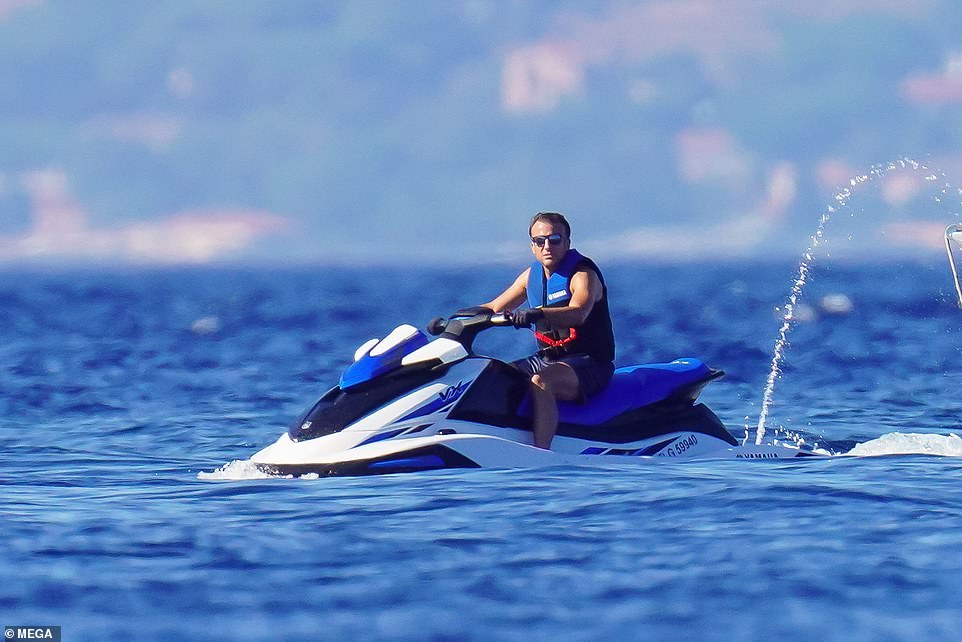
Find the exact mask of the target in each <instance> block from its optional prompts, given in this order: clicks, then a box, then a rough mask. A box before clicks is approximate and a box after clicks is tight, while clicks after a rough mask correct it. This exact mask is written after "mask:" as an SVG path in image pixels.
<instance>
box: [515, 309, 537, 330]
mask: <svg viewBox="0 0 962 642" xmlns="http://www.w3.org/2000/svg"><path fill="white" fill-rule="evenodd" d="M543 318H544V310H542V309H541V308H525V309H524V310H518V311H516V312H514V313H512V314H511V325H513V326H514V327H516V328H530V327H531V326H532V325H534V324H535V322H536V321H539V320H540V319H543Z"/></svg>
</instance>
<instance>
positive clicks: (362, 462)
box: [255, 444, 481, 477]
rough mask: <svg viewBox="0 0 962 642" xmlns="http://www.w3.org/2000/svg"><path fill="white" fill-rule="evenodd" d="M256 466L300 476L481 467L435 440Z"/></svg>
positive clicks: (264, 471) (269, 473)
mask: <svg viewBox="0 0 962 642" xmlns="http://www.w3.org/2000/svg"><path fill="white" fill-rule="evenodd" d="M255 465H256V466H257V469H258V470H259V471H261V472H262V473H266V474H268V475H278V476H285V477H286V476H288V475H292V476H294V477H300V476H302V475H319V476H321V477H358V476H361V475H386V474H390V473H412V472H418V471H422V470H441V469H444V468H480V467H481V466H479V465H478V464H477V463H475V462H474V461H472V460H471V459H468V458H467V457H465V456H464V455H462V454H461V453H458V452H455V451H453V450H451V449H450V448H448V447H446V446H442V445H440V444H434V445H431V446H422V447H420V448H414V449H412V450H408V451H405V452H399V453H392V454H390V455H385V456H383V457H375V458H372V459H356V460H351V461H343V462H334V463H327V464H255Z"/></svg>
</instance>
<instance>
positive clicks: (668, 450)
mask: <svg viewBox="0 0 962 642" xmlns="http://www.w3.org/2000/svg"><path fill="white" fill-rule="evenodd" d="M498 326H501V327H513V325H512V321H511V317H510V314H508V313H498V314H495V313H493V312H492V311H491V310H489V309H487V308H468V309H465V310H461V311H459V312H457V313H456V314H454V315H452V316H451V317H448V318H446V319H444V318H438V319H434V320H433V321H432V322H431V323H430V324H429V325H428V328H427V330H428V332H429V333H430V334H431V335H433V336H435V337H436V338H434V339H431V338H430V337H429V336H428V335H427V334H425V333H424V332H423V331H421V330H419V329H417V328H415V327H414V326H412V325H407V324H405V325H401V326H399V327H397V328H395V329H394V330H393V331H392V332H391V333H389V334H388V335H387V336H385V337H384V338H383V339H372V340H370V341H368V342H366V343H364V344H363V345H361V346H360V347H359V348H358V349H357V351H356V352H355V353H354V361H353V363H351V364H350V366H349V367H347V368H346V369H345V370H344V372H343V373H342V375H341V378H340V381H339V382H338V384H337V385H336V386H334V387H332V388H331V389H330V390H328V391H327V392H326V393H324V395H323V396H321V398H320V399H319V400H318V401H317V403H315V404H314V405H313V406H312V407H311V408H310V409H308V410H307V412H305V413H304V414H303V415H302V416H300V417H298V418H297V420H296V421H295V422H294V423H293V424H292V425H291V427H290V429H289V430H288V431H287V432H286V433H284V434H282V435H281V436H280V438H279V439H277V441H275V442H274V443H273V444H271V445H269V446H267V447H266V448H264V449H263V450H260V451H259V452H257V453H256V454H254V455H253V456H252V457H251V461H252V462H253V463H254V465H255V466H256V467H257V468H258V469H259V470H260V471H262V472H264V473H267V474H270V475H280V476H302V475H318V476H332V475H373V474H384V473H400V472H415V471H425V470H438V469H445V468H527V467H538V466H549V465H558V464H574V465H598V464H609V463H620V464H623V463H626V462H627V463H635V462H643V461H651V460H653V459H655V458H657V459H685V460H690V459H694V458H703V457H713V458H736V459H780V458H785V457H797V456H806V455H810V454H811V453H808V452H804V451H801V450H798V449H795V448H791V447H788V446H777V445H758V446H756V445H754V444H752V445H747V444H746V445H740V444H739V442H738V440H737V439H735V437H733V436H732V435H731V433H729V432H728V430H726V429H725V427H724V425H722V422H721V421H720V420H719V419H718V417H717V416H715V414H714V413H713V412H712V411H711V410H709V409H708V408H707V407H706V406H705V405H704V404H701V403H696V400H697V397H698V395H699V393H700V392H701V390H702V388H704V386H705V385H707V384H708V383H710V382H712V381H714V380H716V379H718V378H719V377H721V376H722V375H723V374H724V373H723V372H722V371H720V370H714V369H712V368H709V367H708V366H706V365H705V364H704V363H702V362H701V361H699V360H698V359H694V358H682V359H675V360H674V361H671V362H670V363H652V364H645V365H636V366H628V367H623V368H618V369H617V370H615V373H614V376H613V377H612V379H611V382H610V384H609V385H608V386H607V388H605V389H604V390H602V391H601V392H600V393H598V394H597V395H594V396H592V397H591V398H590V399H588V400H587V401H586V402H585V403H583V404H582V403H569V402H563V401H562V402H559V403H558V407H559V408H558V409H559V423H558V430H557V432H556V434H555V437H554V440H553V442H552V445H551V450H543V449H541V448H536V447H535V446H533V445H532V438H533V433H532V427H531V426H532V405H531V399H530V395H529V385H530V384H529V382H528V379H527V377H526V376H525V375H524V374H522V373H521V371H519V370H518V369H517V368H515V367H514V366H512V365H509V364H508V363H505V362H503V361H500V360H498V359H494V358H491V357H487V356H482V355H479V354H474V353H473V351H472V346H473V343H474V340H475V338H476V337H477V335H478V333H480V332H482V331H484V330H487V329H489V328H494V327H498Z"/></svg>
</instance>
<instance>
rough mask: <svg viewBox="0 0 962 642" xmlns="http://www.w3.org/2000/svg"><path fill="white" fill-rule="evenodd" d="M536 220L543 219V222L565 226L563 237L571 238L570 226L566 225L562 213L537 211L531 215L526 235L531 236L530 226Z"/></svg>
mask: <svg viewBox="0 0 962 642" xmlns="http://www.w3.org/2000/svg"><path fill="white" fill-rule="evenodd" d="M538 221H543V222H545V223H551V224H552V225H561V226H562V227H564V228H565V237H566V238H569V239H570V238H571V226H570V225H568V221H567V220H566V219H565V217H564V214H561V213H559V212H538V213H537V214H535V215H534V216H532V217H531V222H530V223H528V236H531V228H533V227H534V224H535V223H537V222H538Z"/></svg>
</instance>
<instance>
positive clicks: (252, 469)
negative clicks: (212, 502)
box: [197, 459, 271, 481]
mask: <svg viewBox="0 0 962 642" xmlns="http://www.w3.org/2000/svg"><path fill="white" fill-rule="evenodd" d="M270 478H271V475H268V474H267V473H265V472H263V471H261V470H258V468H257V466H256V465H255V464H254V462H252V461H251V460H249V459H235V460H234V461H232V462H230V463H227V464H224V465H223V466H221V467H220V468H218V469H217V470H215V471H213V472H210V473H208V472H204V471H201V472H199V473H197V479H201V480H204V481H239V480H244V479H270Z"/></svg>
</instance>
